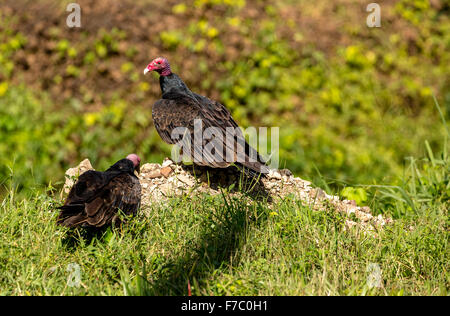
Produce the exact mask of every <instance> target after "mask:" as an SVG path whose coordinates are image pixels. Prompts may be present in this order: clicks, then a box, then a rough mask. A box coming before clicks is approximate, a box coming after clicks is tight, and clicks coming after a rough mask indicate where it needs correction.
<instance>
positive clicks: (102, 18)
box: [0, 0, 450, 194]
mask: <svg viewBox="0 0 450 316" xmlns="http://www.w3.org/2000/svg"><path fill="white" fill-rule="evenodd" d="M70 2H72V1H48V0H39V1H26V0H2V1H1V4H0V22H1V23H0V183H5V182H6V181H9V180H11V179H12V181H13V183H14V184H15V185H16V186H17V187H18V188H19V190H25V191H26V190H29V189H32V188H35V187H36V186H42V185H45V184H46V183H48V182H49V181H51V182H52V183H55V182H58V181H62V180H63V174H64V170H65V169H67V168H68V167H70V166H73V165H75V164H77V163H78V162H79V161H80V160H82V159H84V158H86V157H87V158H89V159H90V160H91V161H92V163H93V165H94V167H95V168H98V169H102V168H105V167H107V166H109V165H110V164H111V163H112V162H114V161H116V160H118V159H119V158H122V157H124V156H125V155H126V154H128V153H130V152H136V153H138V154H139V155H140V156H141V157H142V158H143V161H145V162H149V161H159V160H161V159H162V158H163V157H164V156H168V155H169V154H170V148H169V147H168V146H166V145H165V144H164V143H163V142H162V141H161V139H160V137H159V136H158V135H157V133H156V131H155V129H154V127H153V125H152V122H151V108H152V105H153V103H154V102H155V101H156V100H157V99H159V98H160V88H159V83H158V80H157V76H156V75H153V77H151V76H148V77H144V76H143V74H142V71H143V69H144V68H145V66H146V65H147V64H148V63H149V62H150V61H151V60H152V59H153V58H155V57H157V56H165V57H167V58H168V59H169V61H170V62H171V65H172V68H173V70H174V72H176V73H178V74H179V75H180V76H181V77H182V78H183V80H184V81H185V82H186V83H187V84H188V85H189V86H190V88H191V89H192V90H194V91H196V92H198V93H200V94H203V95H206V96H209V97H211V98H215V99H216V100H218V101H220V102H222V103H223V104H224V105H226V106H227V107H228V108H229V109H230V110H231V111H232V114H233V116H234V118H235V119H236V120H237V122H238V123H239V124H240V125H241V126H242V127H248V126H251V125H252V126H280V161H281V167H287V168H289V169H291V170H292V171H293V172H294V173H295V174H296V175H298V176H300V177H302V178H305V179H311V180H313V181H316V184H319V185H321V183H318V182H319V181H318V179H317V178H318V177H320V178H321V179H325V181H326V182H327V183H328V184H330V183H331V184H336V183H346V184H358V183H361V184H377V183H383V184H395V182H396V181H397V179H398V177H399V176H401V175H402V173H403V172H404V169H405V167H404V166H405V164H406V159H405V158H407V157H409V156H424V155H423V153H424V152H425V150H426V148H425V146H424V143H425V140H428V143H429V145H430V147H431V148H432V149H433V150H434V149H439V148H440V147H441V146H442V140H443V138H444V136H443V135H444V131H445V129H446V128H447V127H446V126H444V124H442V122H441V119H440V117H439V112H438V110H437V108H436V106H435V101H434V98H433V97H434V96H435V97H436V100H437V102H439V104H440V106H441V110H442V112H443V116H444V117H445V118H446V119H447V121H449V113H450V90H449V89H448V88H449V86H450V20H449V16H450V15H449V12H450V8H449V4H448V3H447V2H446V1H443V0H442V1H440V0H432V1H425V0H399V1H388V0H386V1H381V0H380V1H378V3H379V4H380V6H381V23H382V26H381V28H369V27H367V25H366V18H367V15H368V14H369V13H368V12H366V6H367V4H368V3H370V2H372V1H353V0H336V1H326V0H317V1H302V0H297V1H295V0H252V1H250V0H190V1H184V2H183V1H175V0H168V1H156V0H140V1H131V0H125V1H113V0H104V1H94V0H79V1H77V3H79V4H80V6H81V24H82V27H81V28H72V29H70V28H68V27H67V26H66V18H67V16H68V15H69V12H66V5H67V4H68V3H70ZM11 175H13V176H11ZM349 194H355V192H353V193H352V192H349Z"/></svg>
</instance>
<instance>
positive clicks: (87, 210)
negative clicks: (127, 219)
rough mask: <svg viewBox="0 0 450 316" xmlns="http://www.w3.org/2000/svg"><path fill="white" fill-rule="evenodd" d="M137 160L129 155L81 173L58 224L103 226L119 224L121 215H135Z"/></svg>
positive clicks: (137, 193) (137, 189)
mask: <svg viewBox="0 0 450 316" xmlns="http://www.w3.org/2000/svg"><path fill="white" fill-rule="evenodd" d="M140 162H141V159H140V158H139V157H138V156H137V155H136V154H130V155H128V156H127V158H125V159H121V160H119V161H118V162H116V163H115V164H113V165H112V166H111V167H109V168H108V170H106V171H104V172H100V171H94V170H89V171H87V172H85V173H83V174H82V175H81V176H80V177H79V178H78V180H77V181H76V183H75V184H74V186H73V187H72V188H71V190H70V192H69V195H68V197H67V199H66V201H65V203H64V205H63V206H60V207H58V209H60V210H61V211H60V214H59V216H58V223H59V224H61V225H63V226H67V227H96V228H100V227H104V226H106V225H111V224H116V225H117V224H119V223H120V216H119V213H120V212H122V213H123V214H124V215H135V214H136V212H137V210H138V208H139V206H140V203H141V185H140V184H139V179H138V178H137V176H136V175H135V173H134V171H137V172H138V173H139V169H140Z"/></svg>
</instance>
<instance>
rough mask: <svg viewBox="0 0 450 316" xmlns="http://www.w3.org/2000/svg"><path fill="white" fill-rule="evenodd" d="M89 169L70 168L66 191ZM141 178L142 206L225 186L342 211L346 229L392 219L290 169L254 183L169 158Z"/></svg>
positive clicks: (85, 165) (232, 172) (144, 169)
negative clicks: (299, 176)
mask: <svg viewBox="0 0 450 316" xmlns="http://www.w3.org/2000/svg"><path fill="white" fill-rule="evenodd" d="M90 169H92V166H91V164H90V162H89V160H87V159H85V160H83V161H82V162H81V163H80V165H79V166H78V167H75V168H71V169H69V170H67V172H66V184H65V185H64V192H65V193H67V192H68V191H69V190H70V187H71V186H72V185H73V178H74V176H75V177H76V176H78V175H79V174H81V173H83V172H85V171H87V170H90ZM139 180H140V182H141V186H142V206H143V208H145V207H146V206H150V205H154V204H157V203H164V201H166V200H167V199H169V198H171V197H174V196H180V195H183V194H189V195H196V194H202V193H206V194H211V195H215V194H220V193H221V189H226V190H227V191H228V192H229V194H232V195H241V194H242V192H243V191H245V192H246V193H248V194H246V196H250V197H252V198H253V199H264V200H266V201H268V203H269V205H273V204H274V203H276V201H279V200H280V199H283V198H286V197H290V198H292V199H298V200H301V201H302V202H303V203H305V204H308V205H310V206H311V207H312V208H313V209H314V210H317V211H329V210H333V211H336V212H341V213H343V214H345V215H347V216H346V218H347V219H346V220H345V226H346V228H347V229H351V228H353V227H357V228H362V229H364V230H366V231H372V232H373V231H376V230H377V229H380V228H382V227H383V226H385V225H386V224H389V223H391V222H392V219H390V218H385V217H383V216H382V215H378V216H373V215H372V214H371V210H370V208H369V207H367V206H363V207H361V206H357V205H356V202H355V201H352V200H341V199H340V198H339V197H338V196H332V195H328V194H327V193H325V192H324V191H323V190H322V189H320V188H313V187H312V186H311V183H310V182H308V181H305V180H302V179H300V178H298V177H294V176H293V175H292V173H291V172H290V171H289V170H287V169H284V170H272V171H271V172H270V173H269V174H268V175H267V177H265V178H262V179H261V180H260V181H259V182H256V181H253V182H251V181H244V180H243V177H242V174H241V173H239V172H236V169H235V168H227V169H212V168H207V167H198V166H195V167H194V166H193V165H190V166H186V165H181V164H175V163H174V162H173V161H172V160H170V159H168V158H166V159H164V161H163V162H162V164H159V163H146V164H144V165H142V166H141V173H140V175H139ZM230 186H231V187H230ZM233 186H234V187H233ZM351 214H353V216H351Z"/></svg>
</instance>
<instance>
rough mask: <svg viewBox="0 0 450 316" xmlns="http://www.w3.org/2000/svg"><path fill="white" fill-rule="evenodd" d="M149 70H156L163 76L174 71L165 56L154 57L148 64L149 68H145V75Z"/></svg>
mask: <svg viewBox="0 0 450 316" xmlns="http://www.w3.org/2000/svg"><path fill="white" fill-rule="evenodd" d="M149 71H156V72H157V73H159V74H160V75H161V76H168V75H170V74H171V73H172V70H170V65H169V61H168V60H167V59H166V58H164V57H158V58H155V59H153V61H152V62H151V63H150V64H148V66H147V68H145V69H144V75H145V74H146V73H147V72H149Z"/></svg>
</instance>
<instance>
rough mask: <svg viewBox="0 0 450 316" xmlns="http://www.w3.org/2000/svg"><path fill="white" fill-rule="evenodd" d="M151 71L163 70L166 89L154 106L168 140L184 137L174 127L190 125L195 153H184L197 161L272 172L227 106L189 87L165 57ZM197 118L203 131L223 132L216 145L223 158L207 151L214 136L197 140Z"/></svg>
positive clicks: (256, 172) (159, 128) (254, 172)
mask: <svg viewBox="0 0 450 316" xmlns="http://www.w3.org/2000/svg"><path fill="white" fill-rule="evenodd" d="M151 70H154V71H157V72H158V73H160V87H161V92H162V99H160V100H158V101H156V103H155V104H154V105H153V109H152V117H153V122H154V125H155V128H156V130H157V132H158V134H159V135H160V136H161V138H162V139H163V140H164V141H165V142H166V143H169V144H175V143H178V142H179V141H180V140H181V138H182V137H181V136H180V137H178V138H176V137H173V134H172V132H173V130H174V129H175V128H177V127H181V128H187V132H188V133H189V134H190V138H188V139H187V140H190V142H191V143H190V150H191V152H190V153H184V154H188V155H189V156H190V158H191V159H192V160H193V161H194V163H196V164H198V165H203V166H209V167H213V168H226V167H228V166H230V165H232V164H233V165H235V166H237V167H239V168H240V169H243V170H244V171H246V173H247V174H248V175H251V176H258V175H260V174H266V173H268V172H269V171H270V169H269V168H268V167H267V166H266V164H265V161H264V159H263V158H262V157H261V156H260V155H259V154H258V152H257V151H256V150H255V149H254V148H252V147H251V146H250V145H249V144H248V143H247V141H246V140H245V137H244V135H243V134H242V131H241V130H240V129H239V128H238V124H237V123H236V122H235V121H234V119H233V118H232V116H231V113H230V111H228V109H227V108H226V107H225V106H223V105H222V104H220V103H219V102H217V101H214V100H211V99H209V98H207V97H205V96H202V95H199V94H196V93H194V92H192V91H191V90H189V88H188V87H187V86H186V84H185V83H184V82H183V81H182V80H181V78H180V77H179V76H178V75H176V74H174V73H172V72H171V70H170V65H169V63H168V61H167V60H166V59H165V58H157V59H155V60H154V61H152V63H150V64H149V65H148V66H147V68H146V70H145V71H144V73H147V72H148V71H151ZM196 119H199V120H201V122H202V129H203V130H205V129H206V128H208V127H214V128H216V130H218V131H219V132H220V133H222V136H223V137H222V138H221V139H220V141H221V142H222V143H221V144H219V145H220V146H215V148H218V152H217V153H218V154H219V156H221V159H217V155H213V154H214V153H216V152H215V151H214V150H212V151H211V152H212V153H213V154H211V153H210V152H209V151H205V150H203V149H204V148H205V146H207V144H208V143H211V139H213V138H211V139H202V142H201V143H200V142H197V143H196V142H194V137H195V135H194V121H195V120H196ZM227 128H233V129H234V131H235V134H234V140H233V141H232V142H229V141H226V135H227ZM200 145H201V146H200ZM227 150H228V155H227ZM230 153H231V157H230ZM198 158H201V159H198Z"/></svg>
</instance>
